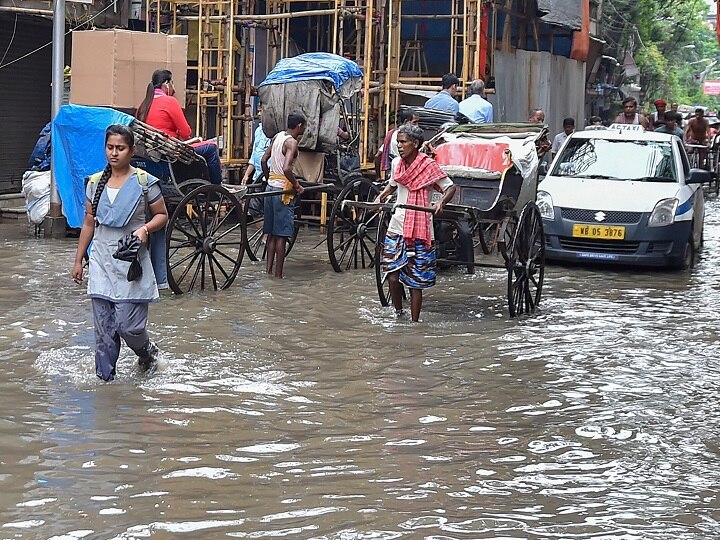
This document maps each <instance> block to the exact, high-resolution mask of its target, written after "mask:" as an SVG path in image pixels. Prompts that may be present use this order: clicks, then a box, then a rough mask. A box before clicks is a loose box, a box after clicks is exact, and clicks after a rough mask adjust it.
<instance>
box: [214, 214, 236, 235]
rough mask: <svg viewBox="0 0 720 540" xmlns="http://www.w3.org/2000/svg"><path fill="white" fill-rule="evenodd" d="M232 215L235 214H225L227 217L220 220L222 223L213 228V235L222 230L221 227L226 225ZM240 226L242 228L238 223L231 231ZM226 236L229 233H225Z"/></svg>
mask: <svg viewBox="0 0 720 540" xmlns="http://www.w3.org/2000/svg"><path fill="white" fill-rule="evenodd" d="M231 214H233V212H227V211H226V212H225V215H224V216H223V217H222V219H221V220H220V222H219V223H218V224H217V225H215V226H214V227H213V228H212V232H211V234H213V235H214V234H215V233H216V232H217V231H219V230H220V228H221V227H222V226H223V225H224V224H225V222H226V221H227V220H228V218H229V217H230V215H231ZM239 226H240V223H237V224H236V225H235V226H233V227H231V228H230V229H229V230H234V229H235V228H237V227H239ZM228 232H229V231H228ZM224 234H227V232H226V233H224Z"/></svg>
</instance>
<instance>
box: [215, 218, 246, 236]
mask: <svg viewBox="0 0 720 540" xmlns="http://www.w3.org/2000/svg"><path fill="white" fill-rule="evenodd" d="M223 221H224V219H223ZM221 225H222V223H221ZM240 226H241V225H240V223H236V224H235V225H233V226H232V227H230V228H229V229H228V230H226V231H225V232H224V233H222V234H220V235H218V236H214V238H215V240H216V241H217V240H222V239H223V238H225V237H226V236H227V235H228V234H230V233H231V232H235V231H236V230H237V229H238V228H240ZM216 230H217V229H216ZM213 232H214V231H213Z"/></svg>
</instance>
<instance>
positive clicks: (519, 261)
mask: <svg viewBox="0 0 720 540" xmlns="http://www.w3.org/2000/svg"><path fill="white" fill-rule="evenodd" d="M506 265H507V270H508V289H507V298H508V306H509V309H510V316H511V317H517V316H519V315H523V314H526V313H533V312H534V311H535V310H536V309H537V307H538V304H540V297H541V295H542V287H543V278H544V276H545V231H544V230H543V223H542V217H541V216H540V211H539V210H538V207H537V206H536V205H535V203H534V202H528V203H527V204H526V205H525V206H524V207H523V209H522V212H521V213H520V218H519V219H518V223H517V227H515V234H514V235H513V238H512V241H511V242H510V246H509V249H508V258H507V262H506Z"/></svg>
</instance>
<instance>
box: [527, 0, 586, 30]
mask: <svg viewBox="0 0 720 540" xmlns="http://www.w3.org/2000/svg"><path fill="white" fill-rule="evenodd" d="M537 6H538V11H541V12H543V13H545V15H543V16H542V17H540V20H542V21H543V22H546V23H548V24H554V25H557V26H563V27H565V28H570V29H571V30H580V27H581V26H582V3H581V2H579V1H578V0H538V2H537Z"/></svg>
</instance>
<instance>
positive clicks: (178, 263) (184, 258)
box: [170, 249, 200, 268]
mask: <svg viewBox="0 0 720 540" xmlns="http://www.w3.org/2000/svg"><path fill="white" fill-rule="evenodd" d="M199 254H200V250H197V249H196V250H195V251H193V252H192V253H190V254H189V255H185V256H184V257H183V258H182V259H180V260H179V261H176V262H174V263H173V264H171V265H170V268H177V267H178V266H180V265H181V264H182V263H184V262H185V261H187V260H188V259H190V258H191V257H192V258H197V256H198V255H199ZM191 265H192V262H191V263H190V265H188V266H191Z"/></svg>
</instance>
